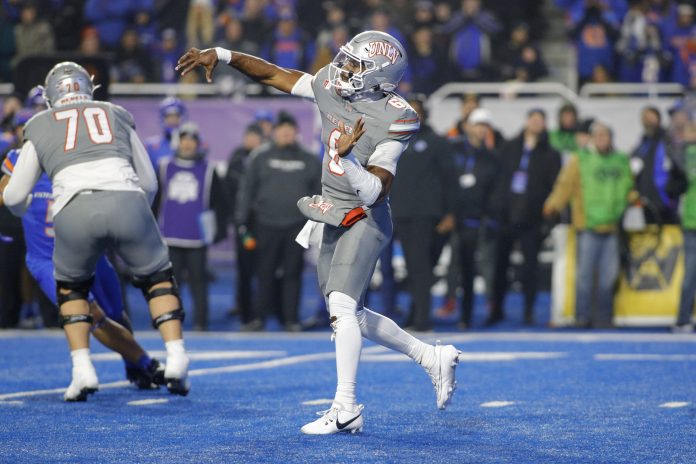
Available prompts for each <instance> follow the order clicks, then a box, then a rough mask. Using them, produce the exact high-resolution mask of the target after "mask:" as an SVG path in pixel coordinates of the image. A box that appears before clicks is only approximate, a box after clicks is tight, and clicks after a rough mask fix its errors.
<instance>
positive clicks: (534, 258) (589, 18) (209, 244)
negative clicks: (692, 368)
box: [0, 0, 696, 331]
mask: <svg viewBox="0 0 696 464" xmlns="http://www.w3.org/2000/svg"><path fill="white" fill-rule="evenodd" d="M694 13H695V9H694V2H693V1H674V0H633V1H627V0H553V1H552V0H547V1H535V0H515V1H513V0H510V1H506V0H500V1H492V0H490V1H482V0H461V1H429V0H419V1H410V0H361V1H358V0H355V1H343V0H331V1H319V0H294V1H293V0H227V1H225V0H217V1H216V0H190V1H189V0H138V1H136V0H119V1H114V0H2V13H1V14H0V85H2V84H3V83H9V82H13V83H14V87H11V86H10V87H5V88H10V89H14V91H12V90H9V91H7V92H6V93H5V95H3V96H2V106H3V108H2V115H0V116H1V117H2V122H1V123H0V126H1V129H2V133H1V134H0V161H1V160H2V158H3V157H4V155H5V153H6V152H7V150H9V149H12V148H16V147H18V146H21V134H22V131H21V129H22V125H23V124H24V123H25V122H26V120H27V119H28V117H30V116H31V114H33V113H34V112H36V111H38V110H40V109H41V108H43V106H42V105H43V101H42V99H41V95H40V91H37V90H36V89H32V90H31V91H30V92H29V94H28V95H27V94H26V91H20V90H19V89H20V88H21V87H22V86H33V85H36V84H39V83H40V82H39V81H38V80H37V79H38V78H37V77H36V76H32V77H28V74H25V73H27V72H28V71H32V70H36V69H37V68H39V69H40V68H41V66H44V65H45V64H46V63H49V64H50V65H51V66H52V64H54V62H55V58H54V57H55V56H61V59H68V58H69V59H73V60H75V61H78V62H88V63H91V62H90V61H89V60H91V59H94V60H97V61H98V62H101V63H105V64H106V72H101V73H100V72H99V70H100V68H99V67H95V68H94V70H95V73H97V74H98V82H99V83H102V84H109V83H110V84H112V87H113V88H116V87H117V86H115V85H113V84H137V85H136V86H131V87H128V86H126V87H122V88H121V90H120V91H118V92H113V95H114V97H115V98H114V99H113V100H114V101H115V102H117V103H119V104H122V105H123V106H124V107H126V109H128V110H129V111H131V112H133V114H134V116H135V120H136V123H137V126H138V132H139V133H140V135H141V136H142V137H143V139H144V141H145V142H146V147H147V149H148V152H149V154H150V157H151V160H152V163H153V167H154V168H155V170H156V171H157V173H158V177H159V181H160V195H159V198H158V199H157V200H156V202H155V212H156V214H157V216H158V220H159V222H160V227H161V229H162V231H163V235H164V236H165V239H166V240H167V243H168V245H169V246H170V250H171V255H172V261H173V264H174V268H175V273H176V275H177V278H178V279H179V280H180V281H182V282H184V283H185V284H186V288H187V290H186V292H189V293H186V295H187V300H186V304H187V310H189V309H190V311H191V312H192V313H193V314H192V316H193V317H192V318H190V319H189V320H188V322H187V325H188V326H189V327H192V328H194V329H196V330H207V329H210V328H220V327H221V326H222V327H227V325H226V324H221V319H225V320H227V319H230V320H232V319H233V320H235V321H237V320H238V321H239V324H238V325H234V327H239V328H240V329H241V330H247V331H256V330H263V329H264V328H265V327H267V321H268V319H277V320H278V321H279V322H280V325H281V327H282V328H284V329H285V330H290V331H298V330H306V329H310V328H313V327H327V313H326V311H325V307H324V301H323V298H321V297H320V296H317V297H316V298H307V293H308V292H310V293H311V292H314V293H316V287H314V285H315V284H311V285H309V286H308V285H307V282H306V281H305V279H303V275H304V274H303V273H305V270H308V269H309V270H311V268H312V266H313V265H314V263H315V260H316V250H313V249H310V250H309V252H307V253H305V252H304V251H303V250H302V249H301V248H300V247H299V246H298V245H297V244H296V243H295V242H294V240H293V237H294V236H295V235H296V233H297V232H298V231H299V229H300V228H301V227H302V224H303V221H304V218H303V217H302V216H301V215H300V213H299V211H298V210H297V208H296V206H295V202H296V200H297V199H298V198H299V197H300V196H303V195H312V194H316V193H319V190H320V186H319V184H318V181H319V177H320V170H321V165H320V160H321V157H322V154H323V153H322V150H323V149H322V148H321V147H320V143H319V139H318V133H317V129H318V128H319V122H318V119H317V117H316V112H315V110H314V109H313V108H312V106H311V104H310V103H307V102H304V101H299V100H297V99H288V98H279V97H278V96H277V95H275V94H269V93H267V92H266V91H264V90H260V88H259V86H258V85H256V84H254V83H252V82H250V81H248V80H247V79H245V78H244V77H243V76H242V75H241V74H239V73H238V72H236V71H235V70H233V69H232V68H229V67H226V66H219V67H218V68H217V69H216V71H215V82H216V86H215V87H213V86H209V88H212V89H214V90H213V91H212V92H210V91H209V92H200V91H199V89H201V88H204V87H202V86H177V85H174V84H178V83H182V84H196V83H201V82H203V79H202V77H203V76H202V75H201V74H200V73H190V74H189V75H187V76H186V77H185V78H181V77H180V76H179V75H178V74H177V73H176V72H175V70H174V67H175V64H176V61H177V59H178V58H179V56H180V55H181V54H182V53H183V52H184V51H185V50H186V49H187V48H189V47H198V48H207V47H213V46H221V47H224V48H228V49H232V50H236V51H241V52H246V53H250V54H254V55H258V56H262V57H264V58H266V59H268V60H269V61H272V62H274V63H277V64H279V65H280V66H284V67H289V68H295V69H301V70H304V71H307V72H310V73H313V72H316V71H317V70H318V69H320V68H321V67H322V66H325V65H326V64H328V63H329V62H330V61H331V60H332V58H333V57H334V56H335V54H336V53H337V51H338V48H339V47H340V46H341V45H343V44H344V43H346V42H347V41H348V40H349V39H350V37H351V36H352V35H353V34H355V33H357V32H360V31H362V30H365V29H376V30H381V31H385V32H388V33H390V34H392V35H393V36H394V37H396V38H398V39H399V40H400V41H401V42H402V43H403V44H404V45H405V46H406V48H407V50H408V53H409V69H408V71H407V73H406V76H405V78H404V80H403V81H402V83H401V85H400V88H399V91H400V92H401V93H402V94H403V95H404V96H406V97H407V99H408V100H409V102H410V103H411V104H412V105H413V106H414V108H415V109H416V110H418V111H419V113H420V116H421V120H422V131H421V133H420V134H419V135H418V137H417V138H416V139H415V140H414V141H413V142H412V143H411V145H410V146H409V148H408V150H407V151H406V152H405V153H404V155H403V157H402V159H401V161H400V163H399V169H398V175H397V176H396V180H395V182H394V186H393V192H392V195H391V204H392V208H393V218H394V225H395V238H394V241H393V243H392V245H391V246H389V247H388V248H387V249H386V250H385V252H384V253H383V256H382V257H381V258H380V264H379V266H378V269H377V271H376V273H375V277H374V278H373V286H372V292H371V296H370V299H369V301H370V304H371V305H372V306H373V307H375V308H377V309H379V310H380V311H383V312H385V313H387V314H389V315H390V316H392V317H394V318H395V319H397V320H398V321H400V322H402V323H403V324H405V325H406V326H408V327H409V328H411V329H414V330H419V331H426V330H431V329H433V328H434V327H439V326H442V325H443V324H444V326H445V327H450V328H451V327H457V328H459V329H461V330H466V329H469V328H471V327H477V326H482V325H485V326H494V325H497V324H500V323H501V322H503V321H505V320H506V318H508V317H509V314H508V313H510V312H511V311H509V310H508V311H506V306H510V307H511V308H514V310H513V311H512V312H513V313H514V319H515V324H516V325H517V324H519V325H525V326H535V325H536V326H541V325H546V324H548V323H549V318H548V316H547V314H548V309H549V308H548V306H549V298H548V291H549V289H550V287H551V261H552V260H553V256H554V250H555V252H556V254H558V252H559V248H562V246H561V245H559V242H558V241H557V240H555V238H554V237H551V235H550V231H551V230H552V229H553V228H554V227H555V226H556V225H557V224H559V223H560V224H565V225H568V224H571V225H572V226H573V227H574V230H576V231H577V232H578V236H577V237H578V238H577V242H578V245H577V246H578V248H577V256H578V258H577V260H578V263H577V266H578V267H577V273H578V276H580V278H578V279H577V280H578V284H577V285H575V283H574V282H573V283H571V284H570V285H573V286H575V289H574V290H575V293H576V294H577V296H576V299H575V305H576V306H577V308H578V310H577V311H576V313H575V315H574V318H573V319H571V321H570V323H572V324H573V325H575V326H577V327H578V328H581V329H585V328H588V327H598V328H607V327H612V325H613V323H614V321H613V318H612V316H613V302H612V296H613V295H614V291H615V288H616V281H617V277H618V274H619V271H620V265H621V266H623V267H625V265H626V259H625V258H626V255H627V252H626V247H627V244H626V242H625V240H624V238H625V237H623V236H622V231H623V229H624V224H623V222H624V219H625V216H626V214H625V212H626V211H627V210H628V209H631V208H638V209H640V210H641V213H640V220H638V221H637V222H639V223H641V224H642V225H640V226H639V227H643V228H645V227H646V225H647V226H649V225H651V224H652V225H654V226H656V227H658V232H657V233H658V234H659V233H661V232H660V231H661V228H662V227H663V226H665V225H674V226H675V227H681V228H682V229H683V230H682V231H683V235H684V246H683V247H682V244H681V242H679V245H678V250H677V251H676V253H677V254H679V256H681V253H682V249H683V252H684V255H685V257H686V259H685V261H684V270H683V271H679V272H678V273H675V272H674V268H670V269H668V270H666V271H664V272H663V274H664V275H666V276H667V277H666V278H668V280H669V279H671V278H672V276H673V275H675V276H678V278H679V279H682V278H683V281H684V284H683V285H682V282H681V281H680V282H679V283H677V284H675V285H676V286H677V287H679V288H681V289H682V293H681V294H680V295H678V296H675V300H678V301H679V303H677V304H676V306H679V310H677V309H676V308H673V309H672V310H668V311H667V312H669V311H671V312H672V313H674V312H677V313H678V316H677V318H676V319H675V317H674V314H672V313H670V316H669V318H668V321H667V322H665V320H662V321H661V322H660V323H661V324H669V325H674V329H675V330H677V331H691V330H693V326H692V325H691V316H692V313H693V294H694V292H696V125H694V121H695V119H694V117H695V116H696V102H695V100H694V98H693V92H694V90H696V24H695V15H694ZM37 59H38V60H39V61H33V60H37ZM42 60H43V61H42ZM39 64H40V66H37V65H39ZM48 69H50V66H48V68H47V69H46V70H48ZM88 69H90V72H91V71H92V70H93V68H91V67H89V65H88ZM38 74H40V75H41V78H42V76H43V75H45V71H41V73H38ZM38 74H37V75H38ZM528 82H541V83H542V84H543V85H547V86H548V87H549V89H551V88H552V86H553V84H555V83H558V82H560V83H562V84H564V86H565V87H564V89H565V91H563V92H561V93H560V94H554V95H553V99H549V98H548V97H549V96H550V95H551V93H550V92H549V93H546V92H544V91H542V90H540V88H539V87H535V90H533V91H527V92H525V93H526V95H527V97H529V98H518V99H513V97H514V96H516V95H517V94H518V93H520V92H518V90H519V89H520V88H521V87H519V86H518V85H517V84H524V83H528ZM612 82H615V83H625V84H630V83H641V84H644V85H643V86H642V87H640V89H638V90H631V91H629V92H628V93H627V94H626V93H624V94H626V95H628V97H629V98H624V99H618V100H617V99H615V98H612V97H616V95H617V94H621V92H619V91H618V90H616V89H615V88H612V90H605V91H602V95H603V96H600V98H596V99H591V98H581V97H579V96H578V94H577V93H575V92H576V91H577V92H579V89H580V88H581V87H582V86H583V85H585V84H608V83H612ZM144 83H153V84H158V86H155V89H154V90H152V91H148V93H146V94H143V93H142V92H140V90H142V88H140V87H139V86H138V85H139V84H144ZM448 83H449V84H452V85H454V86H455V87H452V86H449V87H451V88H452V90H451V91H448V92H442V91H441V92H440V93H441V95H440V96H439V97H438V96H437V94H438V92H436V91H437V90H438V89H442V88H443V86H444V85H446V84H448ZM478 83H485V84H490V83H505V84H504V85H506V86H507V85H510V87H501V88H504V89H511V90H510V91H509V92H508V90H504V91H500V94H499V92H498V90H497V88H496V89H493V90H491V89H489V90H486V91H485V92H484V91H481V92H478V91H476V90H472V89H475V88H477V87H475V86H476V85H479V84H478ZM671 84H677V87H676V90H675V89H674V88H672V87H670V89H672V90H670V91H669V92H668V94H669V98H665V97H664V96H661V97H660V96H659V95H658V94H659V92H656V91H655V92H654V91H653V90H651V89H653V88H657V86H659V85H671ZM461 85H471V86H474V87H456V86H461ZM105 87H107V85H105ZM141 87H142V86H141ZM27 88H28V87H27ZM143 88H144V87H143ZM554 88H556V87H554ZM172 89H179V90H180V93H179V95H178V96H175V95H173V93H174V92H175V90H172ZM614 92H618V93H617V94H614ZM631 92H633V93H631ZM197 93H198V94H199V95H197ZM220 94H222V98H221V95H220ZM229 94H234V96H235V98H233V99H229V98H227V97H228V96H229ZM520 94H521V93H520ZM134 95H135V96H134ZM145 95H146V96H145ZM155 95H159V96H158V97H156V99H155V98H152V97H153V96H155ZM164 95H169V96H166V97H165V98H162V96H164ZM559 95H560V96H559ZM197 96H198V97H202V96H205V97H206V98H198V99H197V98H196V97H197ZM249 96H254V97H262V98H247V97H249ZM436 97H437V98H436ZM487 97H488V98H487ZM658 97H659V98H658ZM604 99H605V100H604ZM605 101H606V102H608V103H605ZM587 166H592V167H593V169H595V168H596V169H599V171H598V172H601V173H602V175H601V176H599V178H598V179H591V180H588V179H587V178H586V177H584V174H583V172H586V171H585V170H586V168H587ZM588 191H589V192H594V193H596V194H594V195H593V196H591V197H587V196H585V194H586V192H588ZM187 202H198V204H199V207H198V209H196V208H190V207H188V206H187V207H186V208H182V205H185V204H188V203H187ZM569 203H572V204H573V207H572V208H571V209H568V204H569ZM578 205H581V207H578ZM598 217H599V218H600V219H598ZM634 219H635V218H634ZM629 222H630V221H629ZM634 222H635V221H634ZM192 224H194V225H196V227H192ZM199 224H202V225H201V227H198V225H199ZM633 227H636V225H635V224H633ZM23 240H24V238H23V236H22V231H21V225H20V224H19V222H18V221H16V220H14V219H13V218H11V217H10V216H9V213H8V212H7V211H6V210H4V209H1V210H0V255H1V259H2V266H0V327H15V326H17V325H21V326H26V327H33V326H36V325H44V326H48V327H50V326H54V325H55V324H56V319H57V317H56V314H57V313H56V311H55V308H51V307H50V304H49V303H47V302H46V301H45V299H43V298H41V296H40V295H39V294H38V292H37V291H36V288H35V287H33V286H32V284H31V279H29V278H28V274H27V273H26V270H22V261H23V248H22V246H23V245H22V243H23ZM689 250H690V254H689ZM653 255H654V253H653ZM622 257H623V258H624V259H623V260H621V258H622ZM653 257H654V256H653ZM209 258H212V259H211V262H209ZM675 259H676V258H675ZM112 261H113V263H114V264H115V265H116V266H117V267H118V260H117V259H113V260H112ZM679 262H680V263H681V261H679ZM675 263H676V261H675ZM673 264H674V263H673ZM674 266H676V264H674ZM230 269H231V273H230V272H229V271H230ZM680 269H681V268H680ZM662 271H663V270H662V269H661V272H662ZM305 274H306V273H305ZM660 278H662V277H660ZM128 279H129V276H128V275H127V274H126V273H122V280H123V282H122V283H123V288H124V290H123V292H124V293H123V303H124V304H127V303H128V302H129V298H127V291H126V288H127V283H128ZM308 287H309V289H308ZM211 289H212V290H211ZM511 289H512V290H513V293H514V295H515V297H514V298H512V299H509V298H507V299H506V296H507V295H508V293H509V290H511ZM211 292H212V293H213V294H215V295H217V296H218V299H217V300H215V301H212V300H211V298H210V295H211ZM220 294H222V295H223V296H220ZM540 294H541V296H542V298H538V296H539V295H540ZM404 295H405V298H404ZM220 298H223V299H224V302H222V303H221V302H220ZM213 300H214V299H213ZM308 301H311V303H309V306H307V302H308ZM540 301H541V303H540ZM301 302H304V304H305V307H301ZM540 305H541V306H544V308H540ZM137 311H139V312H143V311H140V308H138V310H137ZM223 313H224V314H223ZM143 314H144V312H143ZM542 314H543V316H542ZM307 315H309V317H304V316H307ZM477 315H478V316H477ZM235 324H236V323H235Z"/></svg>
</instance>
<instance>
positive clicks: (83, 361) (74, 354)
mask: <svg viewBox="0 0 696 464" xmlns="http://www.w3.org/2000/svg"><path fill="white" fill-rule="evenodd" d="M70 357H71V358H72V364H73V367H74V368H77V369H84V368H89V367H90V366H91V365H92V360H91V359H90V357H89V348H81V349H79V350H73V351H71V352H70Z"/></svg>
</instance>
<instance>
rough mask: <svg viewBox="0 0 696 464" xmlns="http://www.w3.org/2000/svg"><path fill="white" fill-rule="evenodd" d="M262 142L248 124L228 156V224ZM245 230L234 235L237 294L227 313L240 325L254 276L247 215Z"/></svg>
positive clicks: (245, 319) (248, 312)
mask: <svg viewBox="0 0 696 464" xmlns="http://www.w3.org/2000/svg"><path fill="white" fill-rule="evenodd" d="M262 143H263V134H262V132H261V127H259V125H258V124H251V125H249V126H248V127H247V128H246V130H245V132H244V138H243V139H242V145H241V146H239V147H237V149H235V150H234V151H233V152H232V154H231V155H230V158H229V161H228V163H227V173H226V174H225V194H226V195H227V205H228V206H229V209H228V212H229V215H228V223H230V224H234V217H235V213H236V211H235V209H234V208H235V205H236V204H237V191H238V190H239V184H240V183H241V181H242V177H243V175H244V169H245V166H246V164H247V163H248V161H249V156H250V154H251V153H252V152H253V151H254V150H256V149H257V148H259V147H260V146H261V144H262ZM244 225H245V226H246V228H247V230H241V231H240V230H239V229H238V233H237V234H235V248H236V251H237V282H236V283H237V291H236V292H235V295H236V304H235V307H234V308H233V309H232V310H231V311H230V314H232V315H235V314H239V316H240V319H241V322H242V324H248V323H249V322H251V321H252V319H253V311H252V309H253V297H252V287H251V284H252V279H253V277H254V261H255V260H256V255H255V249H256V242H255V240H253V239H251V237H253V236H254V219H253V216H249V219H247V221H246V224H244Z"/></svg>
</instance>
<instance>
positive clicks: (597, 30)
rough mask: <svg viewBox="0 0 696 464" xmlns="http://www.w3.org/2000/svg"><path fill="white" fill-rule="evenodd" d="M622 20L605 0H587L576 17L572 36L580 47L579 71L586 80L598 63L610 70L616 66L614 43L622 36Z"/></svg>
mask: <svg viewBox="0 0 696 464" xmlns="http://www.w3.org/2000/svg"><path fill="white" fill-rule="evenodd" d="M619 26H620V23H619V20H618V18H617V16H616V14H615V13H614V12H613V11H612V10H611V9H610V8H609V6H608V5H607V3H605V2H603V1H602V0H585V8H584V10H583V14H582V16H581V17H580V18H579V19H578V20H577V21H574V22H573V24H572V27H571V31H570V36H571V38H572V39H573V40H574V41H575V42H576V46H577V49H578V75H579V77H580V82H581V83H585V82H587V81H588V80H590V78H591V77H592V74H593V72H594V71H595V68H596V67H597V66H602V67H603V68H604V69H605V70H607V71H608V72H609V74H612V73H613V70H614V59H615V57H614V43H615V42H616V40H617V38H618V36H619Z"/></svg>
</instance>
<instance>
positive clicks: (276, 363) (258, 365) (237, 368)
mask: <svg viewBox="0 0 696 464" xmlns="http://www.w3.org/2000/svg"><path fill="white" fill-rule="evenodd" d="M377 348H379V349H381V348H382V347H381V346H379V347H370V348H366V349H364V350H363V352H368V353H370V352H374V351H378V350H377ZM335 357H336V353H335V352H333V351H331V352H326V353H314V354H304V355H299V356H290V357H287V358H280V359H272V360H269V361H260V362H255V363H249V364H237V365H233V366H223V367H211V368H206V369H193V370H190V371H189V376H190V377H197V376H201V375H211V374H222V373H230V372H244V371H253V370H261V369H272V368H274V367H281V366H289V365H291V364H301V363H305V362H310V361H320V360H327V359H333V358H335ZM129 385H130V382H128V381H127V380H119V381H117V382H110V383H100V384H99V389H100V390H106V389H111V388H122V387H127V386H129ZM66 388H67V387H66ZM66 388H52V389H47V390H29V391H23V392H15V393H5V394H2V395H0V401H3V400H8V399H12V398H25V397H31V396H43V395H52V394H59V393H65V390H66Z"/></svg>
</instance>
